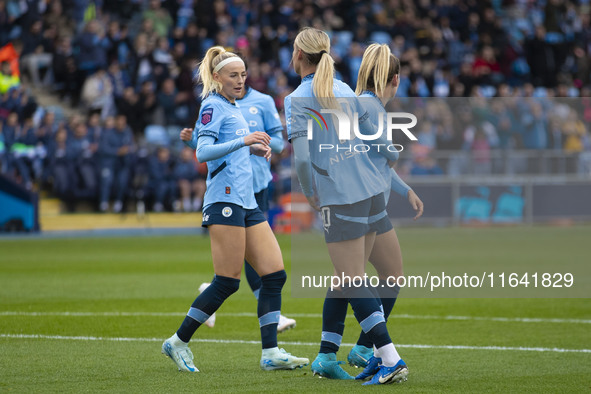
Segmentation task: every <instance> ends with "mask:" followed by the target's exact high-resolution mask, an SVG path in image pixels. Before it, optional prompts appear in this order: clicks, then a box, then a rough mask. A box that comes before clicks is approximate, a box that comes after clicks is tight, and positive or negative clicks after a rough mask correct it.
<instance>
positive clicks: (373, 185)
mask: <svg viewBox="0 0 591 394" xmlns="http://www.w3.org/2000/svg"><path fill="white" fill-rule="evenodd" d="M313 78H314V74H310V75H307V76H305V77H304V78H303V79H302V83H301V84H300V86H299V87H298V88H297V89H296V90H295V91H294V92H292V93H291V94H290V95H289V96H287V97H286V98H285V115H286V119H287V135H288V139H289V140H290V141H292V143H293V148H294V159H295V166H296V172H297V174H298V178H299V181H300V185H301V186H302V191H303V192H304V194H305V195H306V196H312V195H313V194H314V192H316V193H317V195H318V199H319V204H320V206H321V207H324V206H328V205H344V204H353V203H356V202H359V201H363V200H365V199H368V198H370V197H372V196H375V195H378V194H380V193H383V192H384V190H385V189H386V188H387V187H388V185H387V184H386V182H385V180H384V177H383V176H382V175H381V174H380V172H379V170H378V169H377V168H376V167H375V165H374V164H373V163H372V161H371V159H370V158H369V155H368V154H367V152H355V151H354V149H349V150H348V148H350V147H352V146H356V145H360V144H363V141H361V140H360V139H358V138H356V137H354V138H353V139H351V140H348V141H339V138H338V135H337V132H336V128H335V125H334V121H333V119H334V117H333V116H332V115H329V114H324V115H322V122H319V123H320V124H321V125H320V126H319V125H318V124H317V123H316V122H315V121H312V122H308V120H309V119H310V120H311V119H312V118H313V116H312V115H311V114H313V113H316V116H317V117H318V115H319V114H321V112H320V104H319V103H318V101H317V100H316V98H315V97H314V93H313V88H312V79H313ZM333 91H334V95H335V97H336V98H337V99H339V98H348V100H347V99H345V100H346V101H347V103H348V104H349V105H357V104H358V100H357V97H356V96H355V93H354V92H353V91H352V90H351V88H350V87H349V86H348V85H346V84H345V83H343V82H342V81H340V80H338V79H334V82H333ZM353 109H354V110H355V112H358V113H359V114H360V116H359V127H360V131H364V129H365V131H367V132H368V133H369V130H373V126H372V125H371V123H370V122H367V119H368V115H367V114H366V113H365V112H364V110H363V108H361V107H360V106H356V107H355V108H353ZM344 110H345V109H344ZM314 111H316V112H314ZM309 124H310V125H311V127H312V132H313V138H312V139H308V125H309ZM384 139H385V138H384ZM375 142H376V143H379V142H384V143H386V142H387V141H378V140H376V141H375ZM321 146H333V147H335V149H332V150H322V151H321V149H320V148H321ZM381 151H382V153H383V154H385V155H387V157H389V159H390V160H397V159H398V153H397V152H395V153H392V152H388V151H387V150H385V149H382V150H381Z"/></svg>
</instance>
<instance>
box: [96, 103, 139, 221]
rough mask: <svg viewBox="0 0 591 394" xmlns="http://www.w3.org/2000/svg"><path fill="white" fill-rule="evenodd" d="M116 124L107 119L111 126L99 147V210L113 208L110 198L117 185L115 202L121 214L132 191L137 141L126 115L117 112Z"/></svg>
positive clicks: (103, 134)
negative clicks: (131, 182) (110, 204)
mask: <svg viewBox="0 0 591 394" xmlns="http://www.w3.org/2000/svg"><path fill="white" fill-rule="evenodd" d="M112 123H113V122H112V121H111V120H110V119H107V121H106V126H107V127H106V128H105V130H104V131H103V133H102V135H101V139H100V141H99V147H98V153H99V173H100V196H99V199H100V200H99V201H100V204H99V209H100V211H101V212H106V211H107V210H108V209H109V197H110V195H111V189H112V188H113V185H114V186H115V188H114V189H115V190H114V194H115V203H114V204H113V212H115V213H118V212H121V210H122V209H123V202H124V200H125V196H126V194H127V190H128V183H129V176H130V171H131V166H132V153H133V149H134V142H133V134H132V132H131V129H130V128H129V126H128V125H127V118H126V116H125V115H123V114H119V115H117V117H116V118H115V121H114V124H112Z"/></svg>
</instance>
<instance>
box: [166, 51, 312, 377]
mask: <svg viewBox="0 0 591 394" xmlns="http://www.w3.org/2000/svg"><path fill="white" fill-rule="evenodd" d="M199 72H200V80H201V83H203V94H202V97H203V98H204V100H203V102H202V103H201V109H200V110H199V118H198V120H197V124H196V125H195V129H194V130H191V129H184V130H183V132H193V134H194V135H195V136H196V137H197V149H196V154H197V159H198V160H199V161H200V162H207V169H208V174H207V191H206V192H205V196H204V202H203V206H204V207H203V224H202V226H203V227H207V228H208V229H209V235H210V239H211V255H212V260H213V268H214V272H215V276H214V278H213V280H212V282H211V284H210V285H209V287H207V288H206V289H205V290H204V291H203V292H202V293H201V294H200V295H199V296H198V297H197V298H196V299H195V301H194V302H193V304H192V305H191V307H190V309H189V312H188V313H187V316H186V317H185V319H184V320H183V322H182V324H181V326H180V328H179V329H178V330H177V332H176V333H175V334H174V335H173V336H171V337H170V338H168V339H167V340H166V341H164V343H163V344H162V353H164V354H165V355H166V356H168V357H170V358H171V359H172V360H173V361H174V363H175V364H176V365H177V367H178V369H179V370H181V371H187V372H198V369H197V368H196V367H195V365H194V364H193V354H192V353H191V351H190V350H189V347H188V346H187V345H188V342H189V340H190V339H191V337H192V336H193V334H194V333H195V331H196V330H197V329H198V328H199V326H201V324H203V323H205V322H206V321H207V319H209V317H210V316H211V315H212V314H213V313H214V312H215V311H216V310H217V309H218V308H219V307H220V306H221V305H222V303H223V302H224V301H225V300H226V299H227V298H228V297H229V296H231V295H232V294H233V293H235V292H236V291H237V290H238V287H239V285H240V274H241V272H242V264H243V262H244V259H245V258H246V259H247V260H248V261H249V263H250V264H251V265H252V267H253V268H254V269H255V271H256V272H257V273H258V274H259V275H260V277H261V282H262V286H261V289H260V292H259V298H258V307H257V315H258V317H259V327H260V331H261V342H262V348H263V351H262V355H261V360H260V367H261V368H262V369H263V370H274V369H295V368H299V367H303V366H304V365H307V364H308V362H309V360H308V359H307V358H299V357H294V356H292V355H291V354H289V353H287V352H285V351H284V350H283V349H279V348H278V347H277V324H278V323H279V316H280V313H281V289H282V288H283V285H284V284H285V280H286V277H287V276H286V273H285V270H284V268H283V258H282V256H281V250H280V249H279V244H278V243H277V239H276V238H275V236H274V235H273V232H272V231H271V227H269V224H268V222H267V219H266V217H265V215H264V214H263V213H262V212H261V210H260V209H259V208H258V206H257V202H256V200H255V196H254V188H253V176H252V167H251V161H250V154H251V153H252V154H257V155H259V156H263V157H267V158H269V157H270V147H269V142H270V140H271V137H270V136H269V134H267V133H265V132H260V131H256V132H254V133H250V131H249V128H248V123H247V122H246V120H245V119H244V116H243V115H242V112H241V111H240V108H239V107H238V106H237V105H236V99H237V98H239V97H241V95H242V93H243V89H244V82H245V80H246V69H245V65H244V62H243V61H242V59H240V57H238V56H237V55H235V54H234V53H231V52H227V51H226V50H225V49H224V48H223V47H219V46H216V47H212V48H210V49H209V50H208V51H207V53H206V55H205V58H204V59H203V61H202V62H201V65H200V66H199Z"/></svg>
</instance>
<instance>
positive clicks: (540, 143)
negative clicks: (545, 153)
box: [520, 100, 548, 149]
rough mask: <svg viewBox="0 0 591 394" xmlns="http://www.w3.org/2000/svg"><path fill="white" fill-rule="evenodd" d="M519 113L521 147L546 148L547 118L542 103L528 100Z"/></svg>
mask: <svg viewBox="0 0 591 394" xmlns="http://www.w3.org/2000/svg"><path fill="white" fill-rule="evenodd" d="M526 105H527V107H526V108H524V111H523V112H522V115H521V120H520V121H521V125H522V132H521V137H522V141H523V147H524V148H526V149H546V147H547V146H548V131H547V130H548V119H547V116H546V114H545V113H544V109H543V107H542V104H541V103H540V101H538V100H530V101H529V102H528V103H527V104H526Z"/></svg>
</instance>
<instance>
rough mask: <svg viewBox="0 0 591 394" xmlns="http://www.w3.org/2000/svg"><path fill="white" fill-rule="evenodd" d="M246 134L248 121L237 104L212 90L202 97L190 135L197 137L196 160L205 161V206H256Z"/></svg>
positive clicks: (250, 207) (247, 132)
mask: <svg viewBox="0 0 591 394" xmlns="http://www.w3.org/2000/svg"><path fill="white" fill-rule="evenodd" d="M248 134H250V131H249V129H248V123H246V120H245V119H244V116H242V112H241V111H240V108H239V106H238V105H237V104H232V103H231V102H230V101H228V100H227V99H226V98H225V97H224V96H222V95H220V94H218V93H215V92H213V93H211V94H210V95H209V96H207V97H206V98H205V100H203V102H202V103H201V109H200V110H199V118H198V119H197V123H196V124H195V129H194V130H193V138H197V152H196V155H197V160H199V161H200V162H202V163H203V162H207V170H208V171H207V190H206V192H205V197H204V199H203V200H204V202H203V208H204V209H205V208H207V207H208V206H209V205H211V204H213V203H216V202H227V203H233V204H237V205H240V206H241V207H243V208H245V209H254V208H256V207H257V203H256V201H255V198H254V190H253V182H252V166H251V162H250V148H249V147H247V146H245V145H244V137H245V136H246V135H248Z"/></svg>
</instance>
